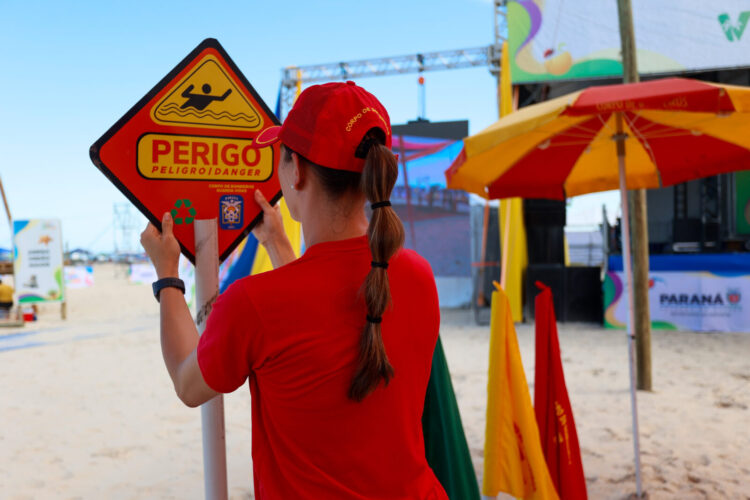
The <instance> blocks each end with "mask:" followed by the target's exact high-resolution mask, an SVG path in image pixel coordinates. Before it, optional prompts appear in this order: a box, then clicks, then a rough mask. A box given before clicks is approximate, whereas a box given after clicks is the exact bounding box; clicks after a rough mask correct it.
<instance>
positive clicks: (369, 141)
mask: <svg viewBox="0 0 750 500" xmlns="http://www.w3.org/2000/svg"><path fill="white" fill-rule="evenodd" d="M379 144H383V142H382V141H380V140H378V139H377V138H375V137H365V138H364V139H362V142H360V143H359V146H357V150H356V151H355V152H354V156H355V157H356V158H362V159H364V158H367V155H368V154H369V153H370V150H371V149H372V147H373V146H375V145H379Z"/></svg>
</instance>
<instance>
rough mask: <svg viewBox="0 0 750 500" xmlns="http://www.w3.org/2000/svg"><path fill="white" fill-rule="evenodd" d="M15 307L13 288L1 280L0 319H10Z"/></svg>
mask: <svg viewBox="0 0 750 500" xmlns="http://www.w3.org/2000/svg"><path fill="white" fill-rule="evenodd" d="M12 307H13V287H12V286H10V285H8V284H7V283H3V280H0V318H8V317H9V316H10V310H11V308H12Z"/></svg>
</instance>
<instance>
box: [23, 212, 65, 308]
mask: <svg viewBox="0 0 750 500" xmlns="http://www.w3.org/2000/svg"><path fill="white" fill-rule="evenodd" d="M13 246H14V249H13V269H14V274H15V283H16V296H17V297H18V302H19V303H29V302H62V301H63V300H65V283H64V278H63V251H62V231H61V228H60V221H59V220H57V219H33V220H16V221H13Z"/></svg>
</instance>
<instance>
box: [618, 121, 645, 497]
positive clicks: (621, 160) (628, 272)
mask: <svg viewBox="0 0 750 500" xmlns="http://www.w3.org/2000/svg"><path fill="white" fill-rule="evenodd" d="M616 139H617V164H618V168H619V173H620V203H621V204H622V247H623V252H622V256H623V258H622V261H623V266H624V271H625V289H626V290H627V294H628V322H627V335H628V368H629V373H630V407H631V410H632V415H633V451H634V453H635V485H636V493H637V495H638V498H641V445H640V440H639V437H638V436H639V432H638V403H637V401H636V395H635V370H634V367H633V365H634V362H635V351H634V350H635V346H634V339H635V335H633V326H634V325H635V309H634V303H635V300H634V297H633V270H632V267H631V256H630V217H629V210H628V190H627V187H626V184H625V137H624V135H623V132H622V115H621V114H620V113H617V137H616Z"/></svg>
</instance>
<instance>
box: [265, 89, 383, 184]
mask: <svg viewBox="0 0 750 500" xmlns="http://www.w3.org/2000/svg"><path fill="white" fill-rule="evenodd" d="M372 128H379V129H380V130H382V131H383V134H384V135H385V145H386V146H388V147H389V148H390V147H391V120H390V117H389V116H388V112H387V111H386V110H385V108H384V107H383V105H382V104H380V101H378V100H377V98H376V97H375V96H374V95H372V94H371V93H369V92H368V91H366V90H365V89H363V88H362V87H360V86H358V85H357V84H355V83H354V82H352V81H348V82H346V83H340V82H334V83H325V84H323V85H313V86H312V87H308V88H307V89H305V91H304V92H302V93H301V94H300V96H299V97H298V98H297V101H296V102H295V103H294V106H293V107H292V110H291V111H289V115H288V116H287V117H286V120H284V124H283V125H282V126H281V127H278V126H275V127H270V128H267V129H265V130H263V131H262V132H261V133H260V134H258V136H257V137H256V138H255V144H256V146H259V147H263V146H268V145H270V144H273V143H274V142H276V141H278V140H281V142H283V143H284V144H285V145H286V146H288V147H289V148H290V149H291V150H292V151H295V152H297V153H299V154H301V155H302V156H304V157H305V158H307V159H308V160H310V161H311V162H313V163H315V164H317V165H321V166H323V167H328V168H334V169H337V170H349V171H351V172H362V169H363V168H364V166H365V160H364V159H363V158H357V157H355V156H354V153H355V152H356V150H357V147H358V146H359V144H360V142H362V138H363V137H364V136H365V134H367V132H369V131H370V129H372Z"/></svg>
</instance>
